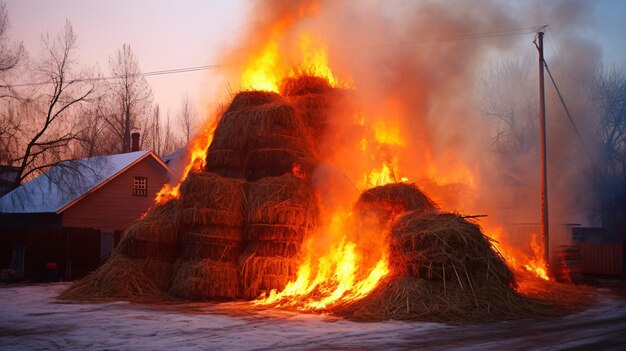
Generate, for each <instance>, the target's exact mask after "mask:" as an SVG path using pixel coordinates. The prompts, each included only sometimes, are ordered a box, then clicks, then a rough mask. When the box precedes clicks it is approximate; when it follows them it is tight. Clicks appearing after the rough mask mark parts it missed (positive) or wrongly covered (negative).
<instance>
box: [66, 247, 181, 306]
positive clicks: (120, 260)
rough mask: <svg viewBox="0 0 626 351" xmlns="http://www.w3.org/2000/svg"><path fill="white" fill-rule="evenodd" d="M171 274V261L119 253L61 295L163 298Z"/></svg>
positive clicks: (85, 298)
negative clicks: (140, 257) (131, 256)
mask: <svg viewBox="0 0 626 351" xmlns="http://www.w3.org/2000/svg"><path fill="white" fill-rule="evenodd" d="M171 274H172V264H171V263H170V262H164V261H160V260H154V259H151V260H142V259H133V258H128V257H125V256H123V255H115V256H113V257H111V258H110V259H109V260H108V261H107V262H106V263H105V264H104V265H102V266H101V267H100V268H98V270H97V271H95V272H92V273H90V274H89V275H87V276H86V277H85V278H83V279H81V280H79V281H76V282H74V283H73V284H72V285H71V286H70V287H69V288H68V289H67V290H65V291H63V292H62V293H61V294H60V295H59V298H60V299H62V300H79V301H93V300H107V299H129V300H132V301H152V300H155V299H163V298H166V295H165V293H164V292H163V291H164V289H166V287H167V285H168V284H169V281H170V278H171Z"/></svg>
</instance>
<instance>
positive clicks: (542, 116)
mask: <svg viewBox="0 0 626 351" xmlns="http://www.w3.org/2000/svg"><path fill="white" fill-rule="evenodd" d="M544 28H545V26H544V27H541V28H540V29H539V30H538V31H537V37H536V38H535V46H537V50H538V51H539V123H540V124H541V236H542V238H543V249H544V259H545V261H546V268H547V271H548V274H550V273H549V271H550V269H549V268H548V267H549V265H550V239H549V238H550V235H549V227H550V226H549V223H548V165H547V162H546V159H547V152H546V97H545V90H544V86H543V74H544V62H545V61H544V59H543V36H544V34H545V32H544Z"/></svg>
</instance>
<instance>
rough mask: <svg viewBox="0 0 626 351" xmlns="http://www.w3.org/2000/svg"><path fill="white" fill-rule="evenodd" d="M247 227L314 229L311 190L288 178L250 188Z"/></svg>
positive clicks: (314, 197) (315, 215) (316, 209)
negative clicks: (277, 226)
mask: <svg viewBox="0 0 626 351" xmlns="http://www.w3.org/2000/svg"><path fill="white" fill-rule="evenodd" d="M248 201H249V211H248V223H251V224H261V223H262V224H280V225H290V226H298V227H305V228H314V227H315V226H316V225H317V223H318V221H319V211H320V210H319V200H318V197H317V195H316V193H315V190H314V189H313V188H312V187H311V186H310V185H309V184H308V183H307V182H306V181H304V180H302V179H298V178H296V177H294V176H293V175H291V174H285V175H283V176H280V177H267V178H263V179H261V180H258V181H256V182H254V183H251V184H250V187H249V189H248Z"/></svg>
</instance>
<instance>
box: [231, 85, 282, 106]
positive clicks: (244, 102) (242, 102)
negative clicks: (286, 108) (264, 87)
mask: <svg viewBox="0 0 626 351" xmlns="http://www.w3.org/2000/svg"><path fill="white" fill-rule="evenodd" d="M280 101H283V98H282V97H281V96H280V95H278V94H276V93H273V92H270V91H260V90H249V91H242V92H239V93H237V94H236V95H235V96H234V97H233V101H232V102H231V103H230V106H229V107H228V111H239V110H242V109H247V108H250V107H256V106H261V105H266V104H271V103H276V102H280Z"/></svg>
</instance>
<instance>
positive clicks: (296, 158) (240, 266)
mask: <svg viewBox="0 0 626 351" xmlns="http://www.w3.org/2000/svg"><path fill="white" fill-rule="evenodd" d="M281 89H282V91H281V93H282V95H279V94H276V93H270V92H260V91H249V92H242V93H239V94H237V95H236V96H235V97H234V98H233V101H232V103H231V105H230V107H229V108H228V110H227V111H226V112H225V113H224V114H223V116H222V118H221V120H220V122H219V124H218V126H217V128H216V131H215V135H214V139H213V142H212V144H211V145H210V147H209V150H208V154H207V159H206V161H207V163H206V169H205V170H204V171H202V172H198V173H192V174H190V175H189V176H188V177H187V179H186V180H185V181H184V182H183V184H182V186H181V188H180V199H179V200H173V201H170V202H169V203H167V204H166V205H164V206H157V207H155V208H153V209H152V210H150V211H149V212H148V213H147V214H146V215H145V218H143V219H142V220H140V221H138V222H136V223H134V224H133V225H131V226H130V227H129V228H128V229H127V230H126V232H125V235H124V238H123V240H122V242H121V243H120V245H119V246H118V247H117V248H116V249H115V251H114V253H113V254H112V256H111V258H110V259H109V260H108V261H107V262H106V263H105V264H104V265H103V266H102V267H100V268H99V269H98V270H97V271H96V272H93V273H92V274H90V275H89V276H87V277H85V278H84V279H83V280H81V281H79V282H77V283H75V284H74V285H72V286H71V287H70V288H69V289H68V290H66V291H65V292H63V293H62V295H61V298H64V299H78V300H85V299H87V300H88V299H99V298H125V299H131V300H146V299H154V298H163V297H167V296H174V297H180V298H186V299H193V300H233V299H240V298H245V299H255V298H257V297H259V296H260V295H261V294H263V293H268V292H270V291H271V290H273V289H276V290H279V291H280V290H281V289H283V288H284V287H285V285H286V284H287V283H288V282H289V281H292V280H294V278H295V277H296V273H297V270H298V267H299V265H300V263H301V259H302V257H301V256H300V255H301V246H302V243H303V241H304V239H305V237H307V236H310V235H311V233H312V232H313V231H314V230H315V229H316V228H317V227H318V226H319V220H320V219H319V217H320V209H319V199H318V194H316V192H315V190H314V189H313V188H312V187H311V185H310V183H309V179H310V177H308V175H310V173H311V172H312V171H313V169H314V168H315V167H316V166H317V164H318V163H319V160H320V158H321V156H320V150H317V149H316V146H315V143H314V142H313V140H314V139H315V138H317V137H319V136H321V135H322V134H323V133H324V129H325V127H326V125H327V124H328V120H327V117H328V115H329V113H328V111H329V110H331V109H333V108H334V107H333V104H334V103H336V102H337V101H338V100H340V99H341V96H340V95H341V93H340V90H337V89H332V88H331V87H330V86H329V84H328V82H327V81H326V80H324V79H321V78H315V77H300V78H290V79H287V80H285V81H284V82H283V85H282V87H281ZM354 213H355V216H354V217H353V223H351V224H352V225H353V226H354V228H356V229H357V230H355V232H357V233H361V234H360V235H361V236H362V238H361V239H365V240H361V241H363V243H364V245H363V246H362V247H361V249H362V250H363V251H364V252H365V254H367V252H370V253H374V252H377V253H380V245H381V243H382V240H378V242H376V243H374V241H372V240H369V241H368V240H367V239H368V236H371V235H377V236H378V237H380V235H381V233H386V235H387V236H386V240H387V243H388V245H389V251H390V252H389V256H388V257H389V268H390V270H391V273H390V274H389V275H388V276H387V277H385V278H384V279H383V280H382V281H381V282H379V284H378V285H377V286H376V288H375V289H374V290H373V291H372V292H371V293H370V295H368V296H366V297H365V298H362V299H361V300H357V301H352V302H344V303H343V304H341V305H339V306H337V305H335V306H332V307H330V308H329V309H328V310H327V312H330V313H334V314H338V315H342V316H346V317H348V318H352V319H357V320H368V321H371V320H384V319H402V320H429V321H444V322H460V321H482V320H497V319H513V318H525V317H538V316H539V317H541V316H550V315H554V314H558V313H562V312H563V311H564V310H566V309H565V308H564V306H563V305H562V304H559V303H556V301H555V300H557V299H556V298H554V296H555V295H554V294H552V295H549V294H548V295H549V296H546V294H545V289H544V290H542V291H539V292H538V291H531V292H528V293H527V295H529V296H534V297H536V298H535V299H531V298H529V297H527V296H525V295H522V294H520V293H519V292H518V290H516V282H515V280H514V278H513V274H512V273H511V271H510V270H509V268H508V267H507V265H506V263H505V262H504V259H503V258H502V256H501V255H500V254H499V253H498V251H497V250H496V249H495V248H494V246H493V245H492V242H491V240H490V239H489V238H488V237H487V236H485V235H484V234H483V233H482V231H481V230H480V227H479V226H478V225H477V223H475V222H474V221H473V220H471V219H469V218H466V217H463V216H461V215H458V214H454V213H443V212H440V210H439V209H438V207H437V206H436V204H435V203H434V202H433V201H432V200H430V199H429V198H428V196H426V195H425V194H424V193H422V192H421V191H420V189H419V188H417V187H416V186H415V185H412V184H404V183H399V184H389V185H385V186H381V187H377V188H373V189H369V190H367V191H365V192H364V193H363V194H361V197H360V198H359V200H358V201H357V203H356V205H355V208H354ZM382 239H383V240H385V238H382ZM368 242H369V245H370V246H368ZM373 243H374V244H373ZM360 244H361V243H360ZM376 245H378V246H376ZM555 291H561V292H562V291H563V290H562V289H561V290H558V289H557V290H555ZM542 294H543V295H542ZM559 296H562V295H559ZM584 296H586V295H585V294H580V295H579V297H580V299H579V301H583V297H584Z"/></svg>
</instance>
